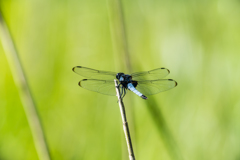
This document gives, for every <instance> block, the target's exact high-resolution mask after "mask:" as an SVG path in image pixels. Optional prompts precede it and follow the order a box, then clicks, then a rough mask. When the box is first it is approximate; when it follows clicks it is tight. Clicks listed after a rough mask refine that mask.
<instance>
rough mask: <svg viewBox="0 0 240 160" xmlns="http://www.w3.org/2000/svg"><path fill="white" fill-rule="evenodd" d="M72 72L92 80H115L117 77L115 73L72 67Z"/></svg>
mask: <svg viewBox="0 0 240 160" xmlns="http://www.w3.org/2000/svg"><path fill="white" fill-rule="evenodd" d="M72 70H73V71H74V72H75V73H77V74H79V75H81V76H83V77H87V78H92V79H104V80H113V79H116V75H117V73H115V72H107V71H99V70H96V69H91V68H86V67H82V66H76V67H73V69H72Z"/></svg>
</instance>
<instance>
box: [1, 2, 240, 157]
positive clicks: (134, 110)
mask: <svg viewBox="0 0 240 160" xmlns="http://www.w3.org/2000/svg"><path fill="white" fill-rule="evenodd" d="M0 7H1V9H2V11H3V15H4V16H5V18H6V21H7V23H8V25H9V27H10V31H11V33H12V36H13V38H14V41H15V44H16V47H17V49H18V51H19V57H20V60H21V62H22V64H23V68H24V70H25V73H26V76H27V79H28V82H29V84H30V87H31V90H32V93H33V96H34V99H35V101H36V104H37V107H38V110H39V113H40V117H41V120H42V123H43V127H44V130H45V134H46V138H47V142H48V144H49V148H50V152H51V155H52V158H53V159H56V160H79V159H84V160H93V159H94V160H96V159H97V160H106V159H114V160H120V159H127V154H126V152H127V151H126V150H127V148H126V145H125V139H124V137H123V131H122V124H121V117H120V113H119V107H118V104H117V98H116V97H112V96H105V95H101V94H98V93H95V92H90V91H88V90H84V89H82V88H80V87H79V86H78V85H77V83H78V81H79V80H81V79H83V78H84V77H80V76H78V75H77V74H75V73H73V72H72V70H71V69H72V67H74V66H77V65H81V66H85V67H89V68H95V69H101V70H109V71H116V72H118V71H126V66H125V62H124V59H119V56H123V54H122V53H121V52H119V51H118V48H117V47H116V45H117V44H116V42H115V41H114V34H113V32H111V29H114V28H113V27H111V23H112V22H111V18H110V17H109V15H108V14H109V13H108V7H111V6H108V3H107V2H106V1H99V0H90V1H76V0H68V1H63V0H62V1H59V0H42V1H26V0H9V1H0ZM123 8H124V14H125V24H126V32H127V36H128V42H129V51H130V63H131V64H132V68H133V69H132V70H133V71H146V70H151V69H155V68H158V67H166V68H168V69H169V70H170V71H171V73H170V75H169V76H168V77H167V78H171V79H174V80H176V81H177V82H178V86H177V87H176V88H175V89H172V90H170V91H167V92H163V93H160V94H158V95H154V96H150V97H149V99H148V101H149V102H148V103H146V102H145V101H144V100H142V99H140V98H139V97H137V96H135V95H134V94H132V93H128V94H127V95H126V97H125V99H124V101H125V102H126V103H125V106H126V111H127V115H128V119H129V126H130V130H131V135H132V136H133V138H132V140H133V146H134V149H135V155H136V159H138V160H146V159H151V160H152V159H153V160H154V159H156V160H158V159H164V160H168V159H169V160H170V159H174V157H176V156H173V155H174V154H180V155H181V156H182V157H183V159H186V160H203V159H204V160H226V159H228V160H236V159H239V157H240V154H239V148H240V137H239V135H240V127H239V124H238V122H239V120H240V118H239V117H240V101H239V91H240V88H239V87H238V86H239V82H238V81H239V79H240V72H239V68H240V64H239V53H240V45H239V44H240V36H239V31H240V29H239V28H240V20H239V15H240V3H239V1H237V0H229V1H226V0H219V1H215V0H212V1H193V0H189V1H185V0H182V1H177V2H176V1H164V0H162V1H153V0H150V1H147V0H141V1H140V0H138V1H137V0H133V1H123ZM0 44H1V43H0ZM0 68H1V71H0V159H4V160H12V159H14V160H22V159H24V160H33V159H38V157H37V153H36V149H35V147H34V143H33V138H32V135H31V132H30V128H29V125H28V122H27V120H26V116H25V113H24V111H23V107H22V104H21V101H20V98H19V94H18V91H17V88H16V86H15V84H14V81H13V78H12V75H11V71H10V69H9V66H8V62H7V60H6V57H5V55H4V51H3V48H2V46H1V45H0ZM151 101H154V104H155V105H156V106H155V107H157V108H158V109H159V111H161V114H162V116H163V121H164V125H165V126H164V127H166V128H165V129H167V131H168V132H166V130H165V129H164V127H163V126H159V125H157V124H158V123H154V122H155V120H156V119H154V118H153V117H152V116H153V115H152V114H151V111H150V112H149V105H152V104H151ZM130 104H131V105H130ZM161 127H162V128H161ZM166 133H167V135H166ZM168 134H171V136H169V135H168ZM172 142H174V143H172ZM169 146H170V147H169ZM174 150H177V151H176V152H177V153H176V152H175V151H174ZM181 156H179V157H181ZM177 157H178V156H177ZM179 157H178V158H179ZM179 159H180V158H179Z"/></svg>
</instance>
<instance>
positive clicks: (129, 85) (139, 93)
mask: <svg viewBox="0 0 240 160" xmlns="http://www.w3.org/2000/svg"><path fill="white" fill-rule="evenodd" d="M127 88H128V89H129V90H130V91H132V92H133V93H135V94H136V95H138V96H139V97H141V98H143V99H147V97H146V96H144V95H143V94H142V93H141V92H139V91H138V90H137V89H136V88H135V87H134V86H133V84H132V83H128V84H127Z"/></svg>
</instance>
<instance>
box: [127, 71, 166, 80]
mask: <svg viewBox="0 0 240 160" xmlns="http://www.w3.org/2000/svg"><path fill="white" fill-rule="evenodd" d="M169 73H170V71H169V70H168V69H167V68H157V69H154V70H151V71H145V72H136V73H133V74H131V76H132V79H133V80H152V79H161V78H164V77H166V76H167V75H168V74H169Z"/></svg>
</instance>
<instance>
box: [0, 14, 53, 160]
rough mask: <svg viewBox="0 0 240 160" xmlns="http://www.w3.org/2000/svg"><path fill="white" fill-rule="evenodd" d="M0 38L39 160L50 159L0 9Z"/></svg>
mask: <svg viewBox="0 0 240 160" xmlns="http://www.w3.org/2000/svg"><path fill="white" fill-rule="evenodd" d="M0 38H1V41H2V45H3V49H4V51H5V54H6V57H7V60H8V63H9V66H10V69H11V72H12V75H13V79H14V82H15V84H16V86H17V88H18V91H19V95H20V98H21V101H22V104H23V107H24V111H25V114H26V117H27V120H28V123H29V125H30V129H31V132H32V135H33V140H34V144H35V147H36V150H37V153H38V156H39V159H40V160H50V154H49V150H48V146H47V143H46V140H45V136H44V132H43V128H42V125H41V121H40V118H39V115H38V112H37V108H36V106H35V103H34V100H33V96H32V94H31V92H30V88H29V86H28V83H27V80H26V77H25V74H24V71H23V68H22V65H21V62H20V60H19V57H18V52H17V49H16V47H15V45H14V42H13V39H12V37H11V35H10V32H9V30H8V26H7V25H6V23H5V21H4V18H3V16H2V13H1V10H0Z"/></svg>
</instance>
